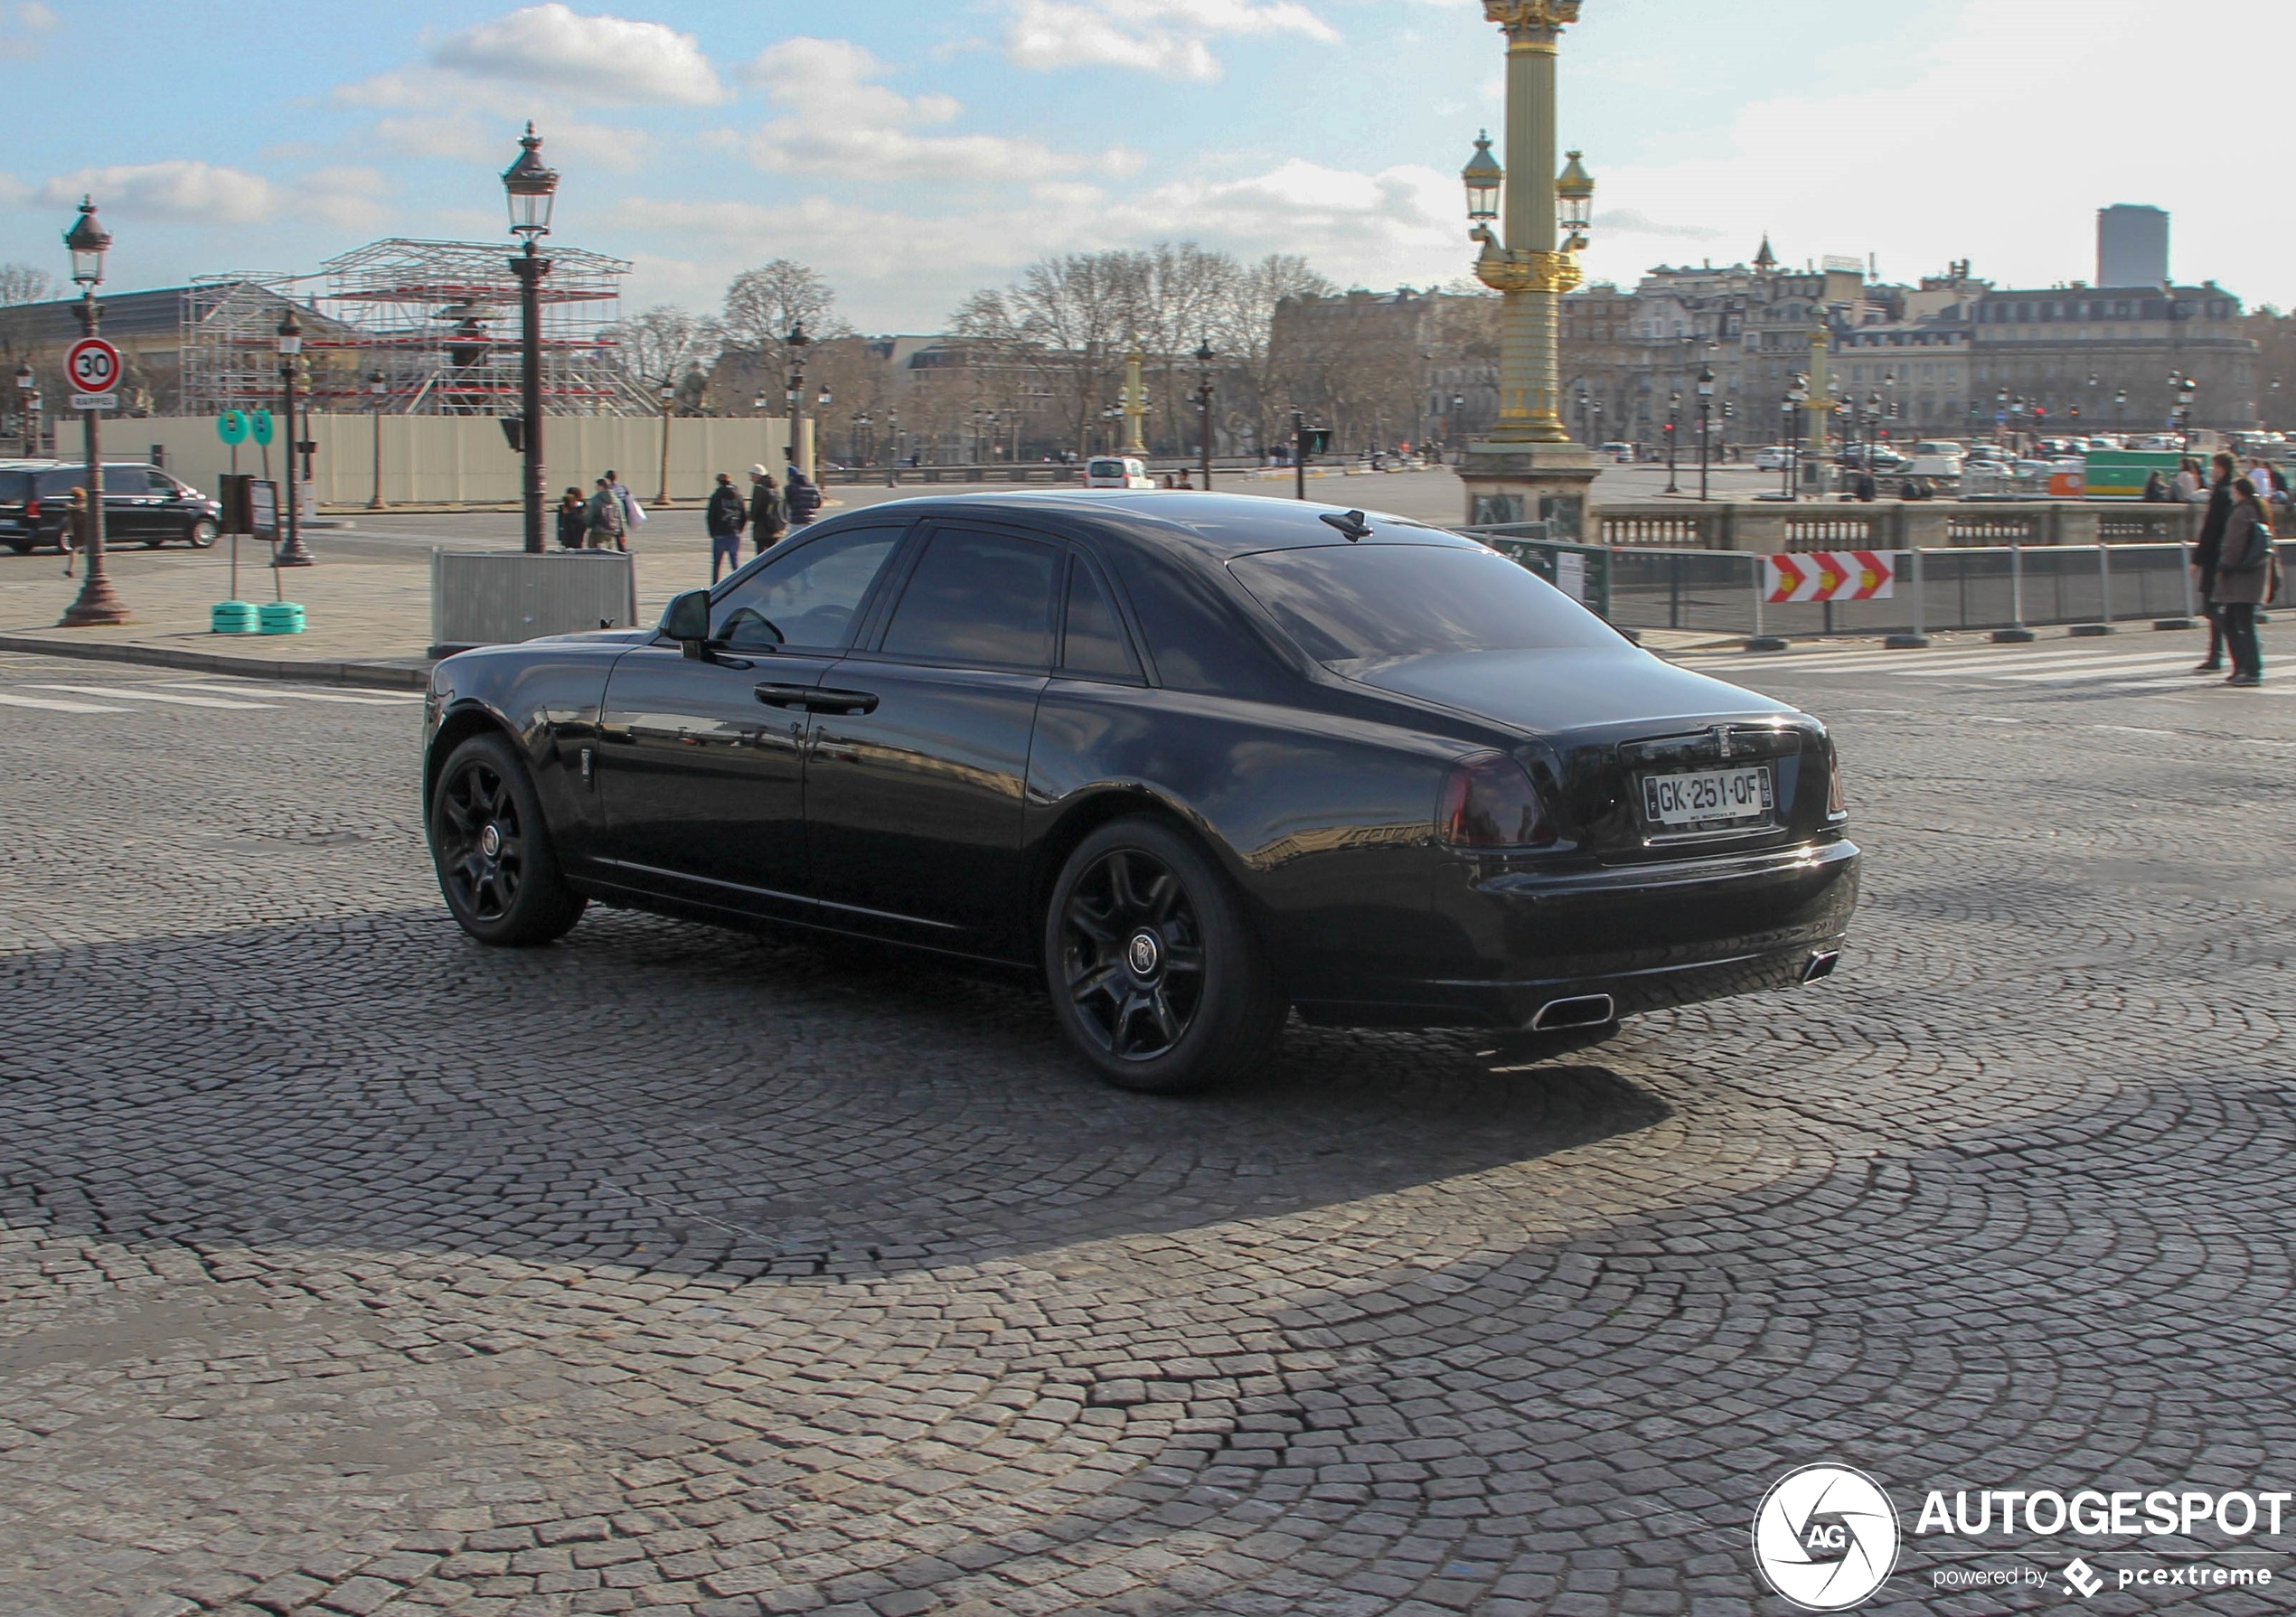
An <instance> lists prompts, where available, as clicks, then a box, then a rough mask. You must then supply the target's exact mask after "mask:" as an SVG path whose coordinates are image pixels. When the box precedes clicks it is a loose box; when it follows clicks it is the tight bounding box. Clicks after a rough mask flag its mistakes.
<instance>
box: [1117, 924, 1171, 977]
mask: <svg viewBox="0 0 2296 1617" xmlns="http://www.w3.org/2000/svg"><path fill="white" fill-rule="evenodd" d="M1163 958H1164V945H1163V944H1162V941H1160V940H1159V939H1158V938H1157V936H1156V935H1155V934H1154V933H1153V932H1135V933H1134V934H1133V935H1132V942H1131V943H1129V944H1127V945H1124V959H1125V963H1126V964H1129V965H1130V966H1131V967H1132V974H1133V975H1134V976H1135V977H1151V976H1153V975H1155V972H1156V968H1157V966H1159V965H1161V964H1163Z"/></svg>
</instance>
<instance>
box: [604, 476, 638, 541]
mask: <svg viewBox="0 0 2296 1617" xmlns="http://www.w3.org/2000/svg"><path fill="white" fill-rule="evenodd" d="M606 485H607V487H608V488H610V489H612V490H613V491H614V499H615V503H617V504H618V505H620V506H621V507H622V531H621V534H620V536H619V537H618V538H617V539H616V541H615V542H616V548H618V549H620V550H628V549H629V548H630V535H631V534H633V533H635V532H636V531H638V530H639V528H641V527H643V526H644V525H645V506H643V505H641V504H639V503H638V497H637V496H636V495H635V494H632V493H631V492H630V491H629V489H628V488H627V487H626V486H625V485H624V484H623V482H622V474H621V473H619V472H617V471H615V470H614V469H613V468H612V467H610V466H609V467H608V468H607V473H606Z"/></svg>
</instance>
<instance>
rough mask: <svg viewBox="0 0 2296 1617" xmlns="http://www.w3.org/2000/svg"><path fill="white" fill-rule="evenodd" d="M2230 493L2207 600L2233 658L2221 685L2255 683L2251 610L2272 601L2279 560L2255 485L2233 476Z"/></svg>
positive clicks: (2256, 652) (2258, 667)
mask: <svg viewBox="0 0 2296 1617" xmlns="http://www.w3.org/2000/svg"><path fill="white" fill-rule="evenodd" d="M2220 458H2223V457H2220ZM2232 492H2233V494H2234V501H2233V507H2232V517H2231V520H2230V521H2229V522H2226V523H2225V534H2224V548H2223V550H2222V553H2221V555H2220V557H2219V559H2218V565H2217V568H2216V588H2214V589H2212V590H2210V591H2209V593H2208V598H2209V599H2210V600H2211V601H2213V602H2214V603H2216V607H2217V609H2218V611H2219V612H2220V613H2221V614H2222V615H2223V618H2224V637H2225V653H2227V654H2228V655H2230V657H2231V658H2232V677H2231V678H2230V679H2227V680H2226V681H2225V684H2227V685H2241V686H2247V685H2260V684H2262V683H2263V680H2264V656H2263V648H2262V647H2261V646H2259V645H2258V644H2257V643H2256V608H2257V607H2259V606H2263V604H2264V603H2265V602H2266V601H2267V600H2269V599H2271V598H2272V592H2273V590H2274V588H2276V587H2277V584H2278V580H2277V579H2276V578H2274V576H2273V575H2274V574H2275V573H2277V572H2278V571H2279V569H2280V558H2279V556H2278V555H2277V554H2276V553H2275V550H2274V547H2273V544H2272V512H2271V508H2270V507H2269V506H2267V505H2266V504H2265V503H2264V501H2263V495H2261V494H2258V493H2257V492H2256V485H2255V484H2254V482H2252V481H2251V480H2249V479H2248V478H2245V477H2242V478H2237V479H2235V481H2234V483H2233V485H2232Z"/></svg>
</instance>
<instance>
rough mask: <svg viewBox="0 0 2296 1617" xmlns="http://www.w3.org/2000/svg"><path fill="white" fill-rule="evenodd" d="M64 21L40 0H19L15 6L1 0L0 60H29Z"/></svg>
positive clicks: (38, 52)
mask: <svg viewBox="0 0 2296 1617" xmlns="http://www.w3.org/2000/svg"><path fill="white" fill-rule="evenodd" d="M62 21H63V20H62V19H61V17H59V16H57V15H56V14H55V13H54V12H52V11H50V10H49V9H48V8H47V7H46V6H44V5H41V4H40V0H20V3H19V4H17V5H8V4H7V3H6V0H0V60H6V61H30V60H31V59H32V58H33V57H35V56H37V55H39V54H40V48H41V45H42V43H43V42H44V41H45V40H46V38H47V36H48V35H49V34H51V33H54V32H55V31H56V30H57V29H58V28H59V27H61V25H62Z"/></svg>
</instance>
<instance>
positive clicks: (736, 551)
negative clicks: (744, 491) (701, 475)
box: [702, 472, 749, 584]
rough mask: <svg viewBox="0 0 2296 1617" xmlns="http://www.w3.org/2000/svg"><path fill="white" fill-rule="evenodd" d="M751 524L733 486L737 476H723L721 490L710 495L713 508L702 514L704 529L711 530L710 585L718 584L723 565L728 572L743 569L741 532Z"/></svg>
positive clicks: (747, 512)
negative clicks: (722, 564)
mask: <svg viewBox="0 0 2296 1617" xmlns="http://www.w3.org/2000/svg"><path fill="white" fill-rule="evenodd" d="M748 520H749V510H748V506H746V505H744V504H743V503H742V500H741V491H740V490H739V489H738V488H736V487H734V485H733V474H732V473H730V472H720V473H719V474H718V486H717V487H715V488H713V489H711V490H710V504H709V508H708V509H707V510H706V511H704V512H702V522H703V525H704V526H706V527H707V528H708V529H709V530H710V583H712V584H715V583H716V582H717V581H718V564H719V563H720V562H721V561H722V562H723V563H725V567H726V570H727V571H728V572H731V571H733V570H734V569H737V568H739V566H740V565H741V530H742V526H743V524H744V523H746V522H748Z"/></svg>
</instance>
